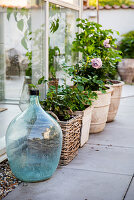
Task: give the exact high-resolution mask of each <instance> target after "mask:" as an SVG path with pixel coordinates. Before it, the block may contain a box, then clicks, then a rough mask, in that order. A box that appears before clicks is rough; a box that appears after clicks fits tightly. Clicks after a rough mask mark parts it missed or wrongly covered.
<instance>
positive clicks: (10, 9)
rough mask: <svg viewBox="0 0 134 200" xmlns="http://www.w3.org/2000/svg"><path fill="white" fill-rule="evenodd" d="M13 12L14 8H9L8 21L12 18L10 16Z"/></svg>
mask: <svg viewBox="0 0 134 200" xmlns="http://www.w3.org/2000/svg"><path fill="white" fill-rule="evenodd" d="M12 12H13V9H12V8H7V19H8V21H9V19H10V16H11V14H12Z"/></svg>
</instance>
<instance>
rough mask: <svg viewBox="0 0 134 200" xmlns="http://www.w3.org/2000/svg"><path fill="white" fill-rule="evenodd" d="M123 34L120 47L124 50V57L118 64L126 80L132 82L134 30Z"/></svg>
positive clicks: (133, 74) (133, 72) (133, 78)
mask: <svg viewBox="0 0 134 200" xmlns="http://www.w3.org/2000/svg"><path fill="white" fill-rule="evenodd" d="M122 36H123V38H122V40H121V41H120V43H119V49H120V50H121V51H122V57H123V59H122V62H121V63H119V65H118V72H119V75H120V77H121V79H122V80H123V81H124V82H126V83H128V84H132V83H133V81H134V31H130V32H128V33H126V34H124V35H122Z"/></svg>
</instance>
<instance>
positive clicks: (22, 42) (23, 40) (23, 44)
mask: <svg viewBox="0 0 134 200" xmlns="http://www.w3.org/2000/svg"><path fill="white" fill-rule="evenodd" d="M21 44H22V46H23V47H24V48H25V49H26V50H28V48H27V43H26V39H25V37H23V38H22V40H21Z"/></svg>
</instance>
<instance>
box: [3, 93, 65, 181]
mask: <svg viewBox="0 0 134 200" xmlns="http://www.w3.org/2000/svg"><path fill="white" fill-rule="evenodd" d="M38 95H39V91H38V90H31V91H30V105H29V107H28V108H27V109H26V110H25V111H24V112H22V113H21V114H20V115H18V116H17V117H16V118H15V119H14V120H13V121H12V122H11V123H10V125H9V127H8V129H7V133H6V148H7V156H8V161H9V165H10V168H11V170H12V172H13V174H14V175H15V176H16V177H17V178H18V179H20V180H22V181H26V182H36V181H42V180H46V179H48V178H50V177H51V176H52V175H53V173H54V171H55V170H56V168H57V166H58V163H59V160H60V154H61V148H62V131H61V128H60V126H59V124H58V123H57V121H56V120H55V119H54V118H52V117H51V116H50V115H49V114H47V113H46V112H45V111H44V110H43V109H42V108H41V106H40V104H39V100H38Z"/></svg>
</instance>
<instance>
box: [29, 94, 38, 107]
mask: <svg viewBox="0 0 134 200" xmlns="http://www.w3.org/2000/svg"><path fill="white" fill-rule="evenodd" d="M30 104H31V105H38V106H39V105H40V103H39V97H38V96H36V95H31V96H30Z"/></svg>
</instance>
